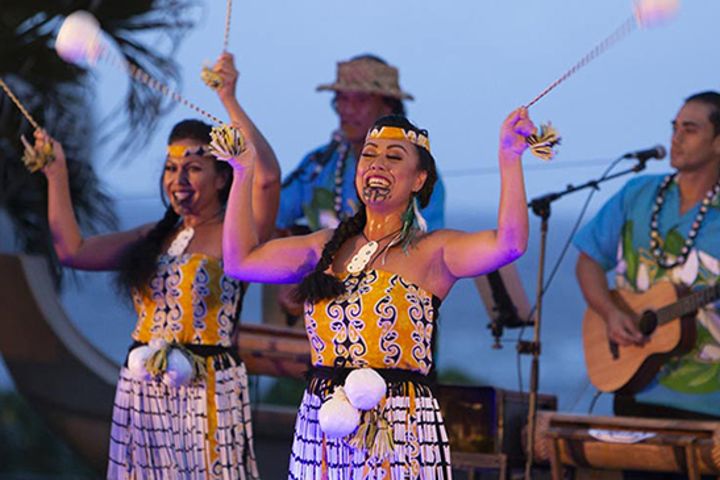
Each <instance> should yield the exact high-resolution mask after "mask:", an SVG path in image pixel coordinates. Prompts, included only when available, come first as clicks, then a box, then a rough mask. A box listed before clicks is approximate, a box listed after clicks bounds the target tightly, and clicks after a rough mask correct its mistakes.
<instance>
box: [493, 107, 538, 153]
mask: <svg viewBox="0 0 720 480" xmlns="http://www.w3.org/2000/svg"><path fill="white" fill-rule="evenodd" d="M535 132H537V128H535V124H533V122H532V120H530V117H529V116H528V111H527V108H525V107H520V108H517V109H515V110H513V111H512V112H511V113H510V115H508V116H507V118H506V119H505V121H504V122H503V124H502V127H501V128H500V151H501V152H507V153H513V154H515V155H522V153H523V152H524V151H525V149H526V148H527V147H528V144H527V141H526V137H528V136H530V135H532V134H534V133H535Z"/></svg>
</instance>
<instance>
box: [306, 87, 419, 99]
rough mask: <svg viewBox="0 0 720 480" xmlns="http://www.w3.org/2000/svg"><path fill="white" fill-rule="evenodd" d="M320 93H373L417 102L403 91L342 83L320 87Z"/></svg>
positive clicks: (317, 88) (318, 89)
mask: <svg viewBox="0 0 720 480" xmlns="http://www.w3.org/2000/svg"><path fill="white" fill-rule="evenodd" d="M315 90H316V91H318V92H323V91H332V92H360V93H372V94H375V95H380V96H383V97H389V98H395V99H398V100H415V97H413V96H412V95H411V94H409V93H407V92H403V91H402V90H384V89H380V88H367V87H360V86H357V85H347V84H342V83H327V84H323V85H318V86H317V87H316V88H315Z"/></svg>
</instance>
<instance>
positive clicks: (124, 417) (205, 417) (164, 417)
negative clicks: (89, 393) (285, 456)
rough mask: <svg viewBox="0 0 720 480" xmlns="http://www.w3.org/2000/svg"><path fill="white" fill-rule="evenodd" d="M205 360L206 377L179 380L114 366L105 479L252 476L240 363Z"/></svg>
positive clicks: (223, 358)
mask: <svg viewBox="0 0 720 480" xmlns="http://www.w3.org/2000/svg"><path fill="white" fill-rule="evenodd" d="M206 366H207V378H206V379H205V380H203V381H201V382H198V383H196V384H192V385H189V386H183V387H179V388H173V387H168V386H166V385H165V384H164V383H162V382H161V381H140V380H136V379H134V378H133V377H132V376H131V375H130V373H129V371H128V370H127V368H122V369H121V371H120V379H119V381H118V386H117V391H116V394H115V407H114V409H113V420H112V430H111V438H110V459H109V462H108V472H107V478H108V479H216V478H217V479H224V480H225V479H227V480H229V479H238V480H255V479H257V478H259V474H258V469H257V465H256V462H255V452H254V449H253V437H252V426H251V422H250V398H249V394H248V386H247V372H246V370H245V365H244V364H243V363H242V362H236V361H235V360H234V359H232V358H231V357H230V356H229V355H226V354H222V355H217V356H213V357H208V358H207V359H206Z"/></svg>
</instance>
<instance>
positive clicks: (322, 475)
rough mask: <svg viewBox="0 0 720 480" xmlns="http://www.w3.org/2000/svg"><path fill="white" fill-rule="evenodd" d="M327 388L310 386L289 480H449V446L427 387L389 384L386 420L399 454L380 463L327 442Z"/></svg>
mask: <svg viewBox="0 0 720 480" xmlns="http://www.w3.org/2000/svg"><path fill="white" fill-rule="evenodd" d="M328 391H329V388H328V385H327V384H325V385H318V381H317V380H314V381H311V384H310V387H309V388H308V389H307V390H306V391H305V394H304V396H303V400H302V403H301V405H300V409H299V411H298V416H297V420H296V423H295V436H294V440H293V447H292V453H291V456H290V473H289V479H290V480H326V479H327V480H381V479H382V480H421V479H422V480H449V479H451V478H452V471H451V466H450V445H449V442H448V436H447V433H446V431H445V426H444V424H443V419H442V415H441V413H440V407H439V405H438V402H437V400H436V399H435V398H434V396H433V395H432V391H431V390H430V388H429V387H427V386H426V385H421V384H417V383H414V382H388V394H387V396H386V399H385V403H384V405H383V407H382V414H383V415H384V416H385V418H386V419H387V420H388V422H389V424H390V425H391V428H392V434H393V440H394V449H393V451H392V454H391V455H390V456H389V457H388V458H386V459H384V460H382V461H379V460H377V459H375V458H372V457H369V456H368V454H367V452H366V451H365V450H356V449H354V448H353V447H351V446H350V445H348V441H349V439H350V437H351V436H352V434H351V435H349V436H347V437H345V438H340V439H330V438H326V437H325V436H324V435H323V433H322V431H321V430H320V425H319V423H318V411H319V410H320V406H321V405H322V401H323V399H324V398H325V396H326V392H328Z"/></svg>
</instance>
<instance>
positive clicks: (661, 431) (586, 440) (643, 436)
mask: <svg viewBox="0 0 720 480" xmlns="http://www.w3.org/2000/svg"><path fill="white" fill-rule="evenodd" d="M537 438H538V441H537V444H536V445H537V448H535V458H536V460H537V461H539V462H542V461H549V462H550V466H551V470H552V478H553V480H562V479H563V478H565V477H564V472H563V470H564V467H565V466H569V467H572V468H592V469H602V470H639V471H644V472H667V473H684V474H686V475H687V478H688V479H690V480H700V476H701V475H713V476H718V475H720V422H709V421H695V420H671V419H650V418H636V417H592V416H576V415H565V414H560V413H554V412H540V414H539V417H538V432H537Z"/></svg>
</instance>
